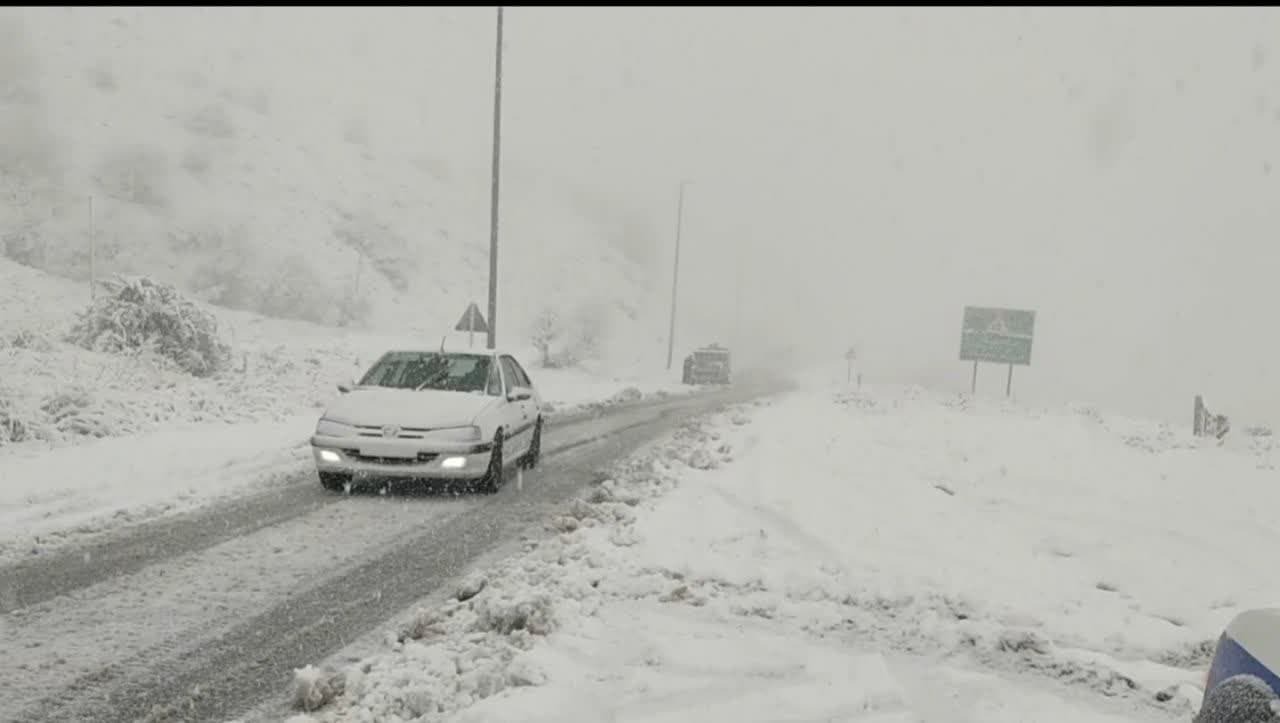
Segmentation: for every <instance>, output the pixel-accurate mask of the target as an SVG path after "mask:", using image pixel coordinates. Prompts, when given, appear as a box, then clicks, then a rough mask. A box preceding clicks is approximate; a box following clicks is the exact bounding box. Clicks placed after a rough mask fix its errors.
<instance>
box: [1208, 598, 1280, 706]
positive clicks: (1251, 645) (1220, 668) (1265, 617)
mask: <svg viewBox="0 0 1280 723" xmlns="http://www.w3.org/2000/svg"><path fill="white" fill-rule="evenodd" d="M1277 672H1280V609H1263V610H1248V611H1246V612H1243V613H1240V614H1239V615H1237V616H1236V617H1235V618H1234V619H1232V621H1231V622H1230V623H1229V624H1228V625H1227V629H1226V630H1224V631H1223V632H1222V635H1221V636H1220V637H1219V638H1218V645H1217V647H1216V648H1215V649H1214V651H1213V662H1212V663H1211V664H1210V665H1209V675H1208V677H1207V678H1206V679H1205V685H1204V694H1205V698H1206V699H1207V698H1208V696H1209V692H1210V691H1212V690H1213V689H1214V688H1216V687H1217V686H1218V685H1220V684H1221V683H1222V681H1224V680H1227V679H1228V678H1230V677H1232V676H1235V675H1252V676H1255V677H1257V678H1259V679H1260V680H1262V681H1263V682H1264V683H1266V684H1267V685H1268V686H1269V687H1270V688H1271V691H1272V692H1273V693H1275V694H1276V695H1277V696H1280V675H1277Z"/></svg>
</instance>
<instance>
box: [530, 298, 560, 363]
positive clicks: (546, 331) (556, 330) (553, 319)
mask: <svg viewBox="0 0 1280 723" xmlns="http://www.w3.org/2000/svg"><path fill="white" fill-rule="evenodd" d="M559 334H560V315H559V314H558V313H557V312H556V310H555V309H553V308H551V307H547V308H545V309H543V310H542V311H540V312H538V315H537V316H536V317H534V319H533V327H532V328H531V329H530V330H529V343H530V344H533V348H534V349H537V350H538V356H539V357H541V364H542V366H544V367H550V366H551V363H552V362H551V345H552V344H553V343H555V341H556V338H557V337H558V336H559Z"/></svg>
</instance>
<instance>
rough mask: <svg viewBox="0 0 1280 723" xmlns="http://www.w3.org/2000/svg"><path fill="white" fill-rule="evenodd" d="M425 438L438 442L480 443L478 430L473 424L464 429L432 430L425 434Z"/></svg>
mask: <svg viewBox="0 0 1280 723" xmlns="http://www.w3.org/2000/svg"><path fill="white" fill-rule="evenodd" d="M427 438H428V439H433V440H437V441H440V442H478V441H480V428H479V427H477V426H475V425H474V424H473V425H469V426H466V427H446V428H444V429H433V430H431V431H430V432H428V433H427Z"/></svg>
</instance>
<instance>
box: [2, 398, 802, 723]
mask: <svg viewBox="0 0 1280 723" xmlns="http://www.w3.org/2000/svg"><path fill="white" fill-rule="evenodd" d="M777 388H778V387H777V385H775V384H770V383H764V382H762V383H743V384H739V385H737V386H735V387H734V388H730V389H726V390H720V391H714V392H710V393H704V394H698V395H694V396H689V397H671V398H667V399H661V400H658V401H644V402H640V403H635V404H628V405H619V406H617V407H612V408H605V409H601V410H596V411H594V412H588V413H585V414H575V415H573V416H570V417H563V418H558V419H555V420H554V421H550V420H549V421H548V424H547V426H546V428H545V430H544V456H543V462H542V464H541V465H540V466H539V468H538V469H536V470H533V471H531V472H525V473H524V486H523V489H517V486H516V484H515V474H514V472H513V473H512V475H511V479H510V481H509V482H508V483H507V485H506V486H505V487H504V488H503V489H502V490H500V491H499V492H498V494H495V495H472V494H463V495H453V494H431V493H429V492H428V493H418V494H413V493H410V492H402V491H397V490H395V489H392V490H374V491H372V492H367V493H361V494H354V495H342V494H334V493H329V492H326V491H325V490H323V489H322V488H321V487H320V485H319V483H318V482H317V481H315V480H314V475H307V476H306V478H305V479H298V480H295V481H292V482H290V483H288V484H285V485H282V486H281V487H280V488H278V489H275V490H271V491H268V492H263V493H257V494H254V495H251V496H246V497H241V498H239V499H236V500H232V501H229V502H225V503H221V504H217V505H214V506H210V507H207V508H203V509H201V510H199V511H196V512H193V513H189V514H184V515H179V516H174V517H171V518H164V519H160V520H156V521H154V522H150V523H146V524H143V525H139V526H137V527H135V528H130V529H127V530H122V531H121V532H120V533H119V534H118V535H115V536H111V537H107V538H105V539H102V540H100V541H98V542H96V543H93V544H92V545H89V546H85V547H81V548H78V549H69V550H66V551H63V552H60V553H58V554H56V555H51V556H49V557H47V558H42V559H41V560H38V561H29V562H25V563H22V564H20V565H17V566H11V567H7V568H0V680H5V681H7V682H8V684H7V685H5V686H0V720H5V721H8V720H12V721H15V722H16V721H23V722H30V723H35V722H36V721H96V722H102V723H110V722H112V721H138V720H144V721H222V720H227V719H230V718H233V717H235V716H237V715H239V714H240V713H242V712H244V711H247V710H249V709H250V708H252V707H253V706H254V705H255V704H257V703H258V702H260V701H263V700H266V699H268V698H270V697H272V696H278V695H280V694H281V693H282V692H284V691H285V690H286V689H287V687H288V684H289V681H290V679H291V676H292V671H293V669H295V668H299V667H302V666H303V665H306V664H308V663H315V662H318V661H320V660H322V659H323V658H325V657H326V656H327V655H329V654H332V653H333V652H335V651H337V650H339V649H341V648H342V647H344V646H345V645H346V644H347V643H349V642H351V641H352V640H354V639H356V638H357V637H359V636H361V635H363V634H366V633H368V632H369V631H371V630H373V629H375V628H376V627H377V626H378V625H379V624H381V623H383V622H385V621H387V620H388V619H390V618H392V617H393V616H395V615H396V614H397V613H399V612H401V611H402V610H404V609H405V608H407V607H409V606H411V605H412V604H413V603H414V602H415V601H417V600H420V599H422V598H423V597H426V596H427V595H430V594H432V593H433V592H435V591H437V590H439V589H440V588H441V586H443V585H445V584H446V583H448V582H449V581H450V580H452V579H455V578H456V577H458V576H459V575H461V574H464V573H465V572H466V571H467V570H468V568H469V565H470V564H471V563H472V562H473V561H474V560H476V559H477V558H478V557H480V556H481V555H483V554H485V553H486V552H489V551H491V550H494V549H495V548H497V547H499V546H500V545H502V544H503V543H507V542H511V541H513V540H517V539H519V537H520V536H521V535H522V534H524V533H526V532H528V531H530V530H537V529H540V523H541V522H542V521H543V520H544V519H546V518H547V517H548V516H549V515H550V514H552V513H553V512H555V511H556V510H558V509H561V507H562V506H563V505H564V504H565V503H566V502H568V501H569V500H570V499H572V498H573V497H574V496H575V495H577V494H579V493H580V492H582V491H583V490H584V488H586V487H588V486H589V485H591V484H592V483H595V482H598V481H600V480H601V479H602V478H603V476H602V475H603V470H604V469H605V468H606V467H607V465H609V464H610V463H612V462H613V461H615V460H617V459H618V458H619V457H621V456H624V455H626V454H628V453H630V452H631V451H633V450H635V449H636V448H638V447H639V446H641V445H642V444H644V443H646V442H648V441H651V440H653V439H655V438H657V437H658V436H660V435H661V434H663V433H665V432H669V431H671V430H673V429H674V428H675V427H676V426H678V425H679V424H680V423H682V422H683V421H686V420H688V419H690V418H692V417H695V416H698V415H700V414H704V413H707V412H709V411H712V410H714V409H715V408H718V407H720V406H723V405H724V404H727V403H733V402H740V401H747V400H749V399H752V398H754V397H758V396H762V395H764V394H767V393H769V392H772V391H775V390H776V389H777Z"/></svg>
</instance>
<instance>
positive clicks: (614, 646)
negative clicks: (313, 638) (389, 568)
mask: <svg viewBox="0 0 1280 723" xmlns="http://www.w3.org/2000/svg"><path fill="white" fill-rule="evenodd" d="M753 407H754V408H753ZM1152 431H1153V430H1151V429H1148V430H1146V432H1145V433H1142V434H1139V436H1146V437H1150V438H1155V439H1158V438H1159V437H1160V435H1159V434H1158V433H1156V434H1154V435H1152V434H1147V433H1149V432H1152ZM1134 433H1135V430H1132V429H1130V430H1127V431H1126V433H1124V434H1117V432H1116V431H1114V430H1112V429H1109V428H1107V427H1106V426H1105V425H1104V424H1102V423H1100V422H1098V421H1097V420H1091V419H1089V418H1086V417H1082V416H1081V415H1079V414H1074V413H1066V414H1060V415H1057V416H1055V417H1034V416H1031V415H1029V414H1026V413H1022V414H1018V413H1011V411H1010V410H1008V409H1004V408H1003V407H1001V408H999V409H995V408H992V409H975V408H972V407H966V406H965V405H964V404H960V403H957V402H955V401H954V400H950V399H947V398H935V397H930V396H927V395H923V394H921V393H919V392H918V391H916V390H905V391H894V392H892V393H883V392H881V393H877V394H874V395H872V394H868V395H865V396H862V395H858V396H841V397H839V398H838V399H835V400H833V399H832V396H831V394H830V393H812V392H806V393H798V394H795V395H792V396H790V397H788V398H786V399H785V400H783V401H781V402H779V403H777V404H773V405H763V404H757V405H752V406H746V407H740V408H737V409H733V410H730V411H729V412H726V413H725V414H723V415H721V416H720V417H719V418H717V419H716V420H713V421H711V422H707V421H704V422H698V423H691V424H688V425H686V426H684V427H683V428H681V429H680V430H679V431H678V432H677V433H676V434H675V435H674V436H673V438H672V439H671V440H669V441H668V442H666V443H664V444H661V445H656V446H654V447H653V448H651V449H649V450H648V451H646V452H643V453H640V454H638V455H636V456H634V457H632V458H631V459H629V460H626V461H624V462H621V463H619V465H618V467H617V468H616V469H615V470H613V473H612V475H611V477H610V479H609V480H607V481H605V482H603V483H602V484H600V485H599V486H598V487H596V488H594V489H593V490H591V492H590V494H589V495H588V496H587V497H586V499H580V500H577V501H575V502H574V503H573V504H571V505H570V506H569V507H568V509H567V510H565V513H564V514H563V515H561V516H559V517H557V518H555V519H554V520H551V521H549V523H548V526H549V528H550V529H551V531H552V532H553V536H552V537H551V538H549V539H547V540H545V541H542V542H530V543H528V544H527V545H526V549H525V551H524V552H523V554H520V555H517V556H515V557H513V558H511V559H509V560H507V561H505V562H504V563H502V564H499V565H498V566H497V567H496V568H495V569H492V570H488V571H486V572H484V573H483V583H484V584H481V583H480V582H478V581H477V579H476V578H473V579H471V580H469V581H468V582H467V583H466V584H465V585H463V586H462V588H461V589H460V594H459V595H457V596H455V599H453V600H451V601H449V602H448V603H446V604H444V605H443V606H436V607H429V608H424V609H422V610H420V611H419V613H418V614H417V616H416V618H415V619H414V620H413V622H412V623H411V624H410V625H409V626H408V627H407V628H406V629H405V630H402V631H400V632H399V633H398V634H395V635H389V636H388V639H387V650H386V651H385V652H384V653H382V654H378V655H374V656H372V657H369V658H366V659H364V660H362V661H360V662H359V663H357V664H355V665H353V666H351V667H349V668H347V669H344V670H331V669H326V670H319V669H316V668H309V669H304V670H303V671H299V685H300V686H301V690H303V691H304V694H303V695H302V696H301V697H300V698H299V699H300V700H310V701H312V704H311V705H308V706H306V709H307V710H306V711H305V712H303V713H299V714H298V715H297V716H296V717H295V718H294V720H295V721H325V722H327V721H374V720H377V721H399V720H411V719H421V720H428V721H430V720H457V721H462V722H466V723H470V722H472V721H474V722H476V723H478V722H480V721H486V722H488V721H552V720H555V721H584V722H585V721H599V720H624V719H625V720H634V721H645V722H646V723H647V722H650V721H653V722H656V721H668V720H670V721H676V720H690V719H691V716H692V717H696V719H699V720H717V721H718V720H733V721H748V720H760V721H763V720H781V719H790V720H796V719H806V720H828V719H846V718H854V717H856V718H857V719H858V720H868V721H870V720H875V721H882V722H886V723H887V722H888V721H902V722H904V723H905V722H906V721H915V720H920V719H922V718H921V717H920V716H922V715H923V716H924V718H923V719H924V720H949V721H974V722H975V723H977V722H978V721H982V722H983V723H990V722H991V721H1026V720H1036V721H1045V722H1050V721H1064V722H1065V721H1073V722H1075V721H1099V722H1101V721H1112V722H1119V721H1135V720H1162V719H1168V718H1169V717H1170V716H1172V717H1175V718H1178V717H1181V718H1183V719H1185V718H1186V717H1187V715H1186V713H1187V712H1188V709H1189V708H1191V707H1192V706H1193V705H1194V703H1193V701H1195V700H1198V691H1196V690H1195V688H1194V684H1195V683H1196V682H1198V681H1199V676H1200V674H1199V673H1198V672H1196V671H1195V670H1194V668H1195V666H1196V665H1198V664H1199V662H1200V661H1199V660H1198V659H1196V655H1195V653H1194V652H1193V649H1192V648H1193V646H1192V645H1191V644H1192V643H1197V642H1202V641H1203V639H1204V637H1205V636H1206V635H1210V634H1212V633H1213V632H1216V630H1214V629H1213V626H1214V625H1216V623H1215V622H1214V620H1215V619H1216V616H1218V615H1219V613H1217V612H1213V613H1207V614H1206V615H1204V616H1203V617H1202V618H1200V619H1197V618H1194V617H1188V618H1187V619H1186V620H1187V621H1188V622H1186V623H1184V626H1185V627H1178V626H1175V625H1173V624H1172V623H1168V622H1166V623H1165V628H1162V627H1161V626H1160V623H1159V618H1157V617H1156V615H1157V614H1158V613H1156V612H1152V610H1154V609H1155V608H1157V607H1161V606H1167V605H1181V604H1185V607H1186V608H1187V609H1190V608H1191V607H1192V606H1193V605H1194V603H1195V600H1200V601H1203V600H1204V599H1207V598H1210V597H1215V594H1214V593H1215V592H1216V590H1223V589H1226V583H1227V582H1228V581H1227V580H1225V578H1228V577H1231V576H1230V574H1229V573H1226V572H1222V571H1218V570H1217V569H1216V567H1214V566H1213V565H1209V566H1208V567H1205V566H1204V565H1208V563H1209V562H1210V561H1209V560H1208V559H1207V558H1208V557H1210V556H1209V555H1208V554H1206V555H1205V556H1204V557H1202V558H1201V559H1199V560H1194V561H1193V563H1199V564H1200V565H1201V567H1190V568H1188V569H1186V571H1185V572H1184V573H1183V574H1182V575H1181V578H1182V579H1181V580H1180V581H1171V580H1168V579H1165V578H1166V576H1165V575H1164V574H1163V571H1162V570H1160V569H1153V568H1152V566H1151V565H1150V564H1147V563H1150V562H1151V561H1155V562H1156V564H1157V565H1159V564H1160V563H1159V561H1160V560H1161V559H1162V558H1161V556H1160V555H1156V554H1155V552H1156V551H1157V550H1158V549H1159V548H1160V546H1161V545H1162V544H1164V543H1167V542H1168V541H1169V540H1171V539H1176V538H1177V536H1178V535H1185V536H1187V537H1188V538H1198V539H1199V541H1200V543H1201V544H1204V540H1205V538H1207V537H1209V535H1205V534H1197V531H1196V528H1178V525H1177V523H1178V522H1182V520H1181V519H1180V518H1177V517H1175V518H1174V520H1175V522H1174V524H1172V525H1170V524H1162V523H1160V522H1159V519H1160V516H1159V515H1158V514H1156V513H1154V512H1153V513H1151V514H1150V515H1148V516H1146V517H1145V518H1144V517H1143V516H1142V515H1138V516H1137V518H1136V520H1135V517H1134V516H1133V515H1125V514H1119V513H1117V512H1115V511H1112V509H1113V508H1109V507H1108V506H1106V505H1098V504H1096V503H1094V504H1090V500H1089V499H1088V498H1089V497H1090V496H1092V497H1093V499H1094V500H1096V499H1098V495H1100V494H1101V493H1102V492H1104V491H1105V492H1107V493H1108V495H1107V498H1108V499H1116V498H1119V499H1120V500H1124V501H1127V500H1131V499H1132V498H1133V497H1134V496H1135V495H1136V494H1137V492H1135V491H1132V490H1130V491H1125V492H1121V491H1120V490H1119V489H1117V488H1119V487H1121V485H1120V484H1119V481H1123V482H1124V484H1125V485H1129V486H1132V485H1136V484H1140V482H1141V480H1142V479H1143V474H1145V473H1151V474H1160V473H1166V474H1167V470H1168V469H1169V468H1168V467H1166V465H1167V464H1168V462H1167V461H1162V456H1163V455H1165V454H1176V453H1178V452H1179V451H1186V452H1187V454H1188V455H1192V456H1194V455H1197V454H1207V455H1210V459H1209V460H1208V461H1207V462H1205V464H1211V465H1220V464H1221V463H1222V462H1223V461H1224V459H1225V456H1224V455H1225V454H1226V453H1224V452H1222V451H1221V450H1217V449H1213V450H1199V449H1196V450H1190V449H1187V450H1182V448H1181V447H1180V446H1178V445H1177V444H1174V445H1170V446H1168V447H1167V449H1168V450H1169V451H1165V452H1151V451H1149V450H1148V449H1146V448H1144V447H1142V446H1133V445H1131V444H1129V443H1127V442H1126V440H1127V439H1130V438H1131V435H1132V434H1134ZM1073 445H1074V446H1073ZM1051 450H1057V453H1056V454H1054V455H1051V454H1049V452H1050V451H1051ZM1039 460H1046V461H1048V462H1051V464H1045V463H1043V462H1039ZM1238 461H1239V460H1238ZM1250 462H1251V460H1244V461H1240V465H1239V467H1238V469H1239V470H1244V469H1247V468H1249V467H1250V464H1249V463H1250ZM1105 465H1111V466H1110V467H1107V468H1106V469H1108V470H1109V473H1108V474H1100V473H1101V471H1102V469H1103V468H1104V466H1105ZM1144 465H1145V466H1144ZM1151 465H1155V469H1159V470H1163V471H1164V472H1153V471H1152V470H1151V469H1150V467H1151ZM1176 467H1177V468H1178V469H1184V470H1187V471H1188V472H1190V473H1191V474H1192V475H1194V472H1195V471H1196V470H1195V464H1194V463H1192V462H1191V461H1190V460H1189V459H1181V460H1179V464H1178V465H1176ZM1001 470H1003V472H1001ZM1190 479H1194V477H1190ZM1091 481H1092V484H1094V485H1096V487H1095V488H1093V489H1090V488H1089V487H1088V485H1089V484H1090V482H1091ZM1176 486H1177V485H1170V484H1168V483H1167V481H1166V482H1165V488H1166V492H1168V491H1169V490H1168V489H1167V488H1168V487H1176ZM1184 486H1189V485H1184ZM1055 490H1056V492H1055ZM1071 499H1075V500H1076V501H1075V502H1067V501H1065V500H1071ZM1131 506H1132V505H1131ZM1148 506H1149V507H1151V508H1156V509H1163V510H1165V511H1167V510H1168V509H1170V506H1169V505H1167V504H1165V503H1163V502H1161V501H1160V500H1159V499H1157V500H1156V501H1154V502H1152V503H1151V504H1149V505H1148ZM1174 509H1181V508H1177V507H1176V506H1175V507H1174ZM1135 521H1136V522H1138V524H1139V525H1140V526H1139V527H1138V528H1137V529H1134V528H1133V527H1132V524H1133V523H1134V522H1135ZM1084 525H1089V527H1085V526H1084ZM1068 529H1074V533H1073V534H1072V535H1071V536H1068V535H1067V530H1068ZM1126 535H1127V538H1126V539H1125V543H1126V544H1127V545H1131V544H1134V542H1135V541H1136V540H1137V539H1138V538H1140V537H1144V536H1145V538H1144V539H1147V540H1148V542H1146V543H1144V544H1146V545H1147V547H1146V548H1144V550H1143V551H1142V552H1145V553H1146V555H1147V557H1146V558H1144V559H1143V564H1137V562H1136V561H1137V559H1138V558H1137V557H1136V556H1137V555H1138V552H1133V553H1129V552H1128V551H1117V548H1116V547H1115V546H1114V543H1111V542H1110V541H1111V540H1114V539H1117V538H1120V537H1122V536H1126ZM1053 550H1056V551H1057V552H1053ZM1104 550H1105V551H1106V552H1101V551H1104ZM1062 552H1069V553H1070V555H1068V556H1064V555H1062V554H1060V553H1062ZM1183 559H1185V558H1183ZM1126 562H1127V563H1132V566H1131V567H1124V564H1125V563H1126ZM1218 563H1220V561H1218ZM1218 563H1215V564H1218ZM1261 569H1265V568H1261ZM1102 572H1107V573H1109V575H1110V577H1109V578H1108V579H1110V580H1111V581H1112V584H1113V585H1114V586H1115V591H1105V590H1101V589H1099V588H1098V587H1097V586H1096V580H1097V579H1101V578H1100V577H1099V575H1100V574H1101V573H1102ZM1213 574H1217V575H1218V576H1219V578H1218V579H1217V580H1216V581H1215V582H1213V583H1210V584H1212V585H1216V590H1211V589H1210V587H1209V585H1205V587H1203V588H1198V591H1193V592H1191V593H1188V590H1189V589H1190V587H1189V586H1187V585H1186V580H1188V579H1196V580H1201V579H1206V580H1211V579H1214V578H1212V577H1211V575H1213ZM1243 577H1244V576H1243V575H1241V574H1240V573H1239V569H1238V568H1237V572H1236V576H1235V577H1234V578H1232V580H1231V581H1230V584H1234V585H1236V586H1238V585H1239V584H1240V582H1241V580H1242V579H1243ZM1171 586H1176V587H1179V589H1180V590H1181V595H1180V596H1171V597H1168V598H1160V599H1159V600H1157V597H1156V596H1158V595H1163V594H1164V590H1165V588H1166V587H1171ZM1108 595H1110V596H1113V597H1116V598H1120V599H1123V600H1124V601H1125V602H1124V603H1123V604H1116V603H1114V602H1108V600H1109V598H1108V597H1107V596H1108ZM1188 597H1190V598H1193V599H1194V600H1191V601H1188V600H1187V598H1188ZM1243 602H1244V601H1239V602H1238V604H1239V603H1243ZM1161 609H1163V608H1161ZM1233 609H1234V608H1232V609H1223V610H1222V612H1221V615H1223V616H1226V617H1229V616H1230V615H1231V614H1232V610H1233ZM1166 628H1168V629H1166ZM872 651H874V652H872ZM940 658H942V659H945V660H946V662H940V660H939V659H940ZM1180 666H1181V667H1180ZM979 671H982V672H979ZM325 691H327V694H325Z"/></svg>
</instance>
